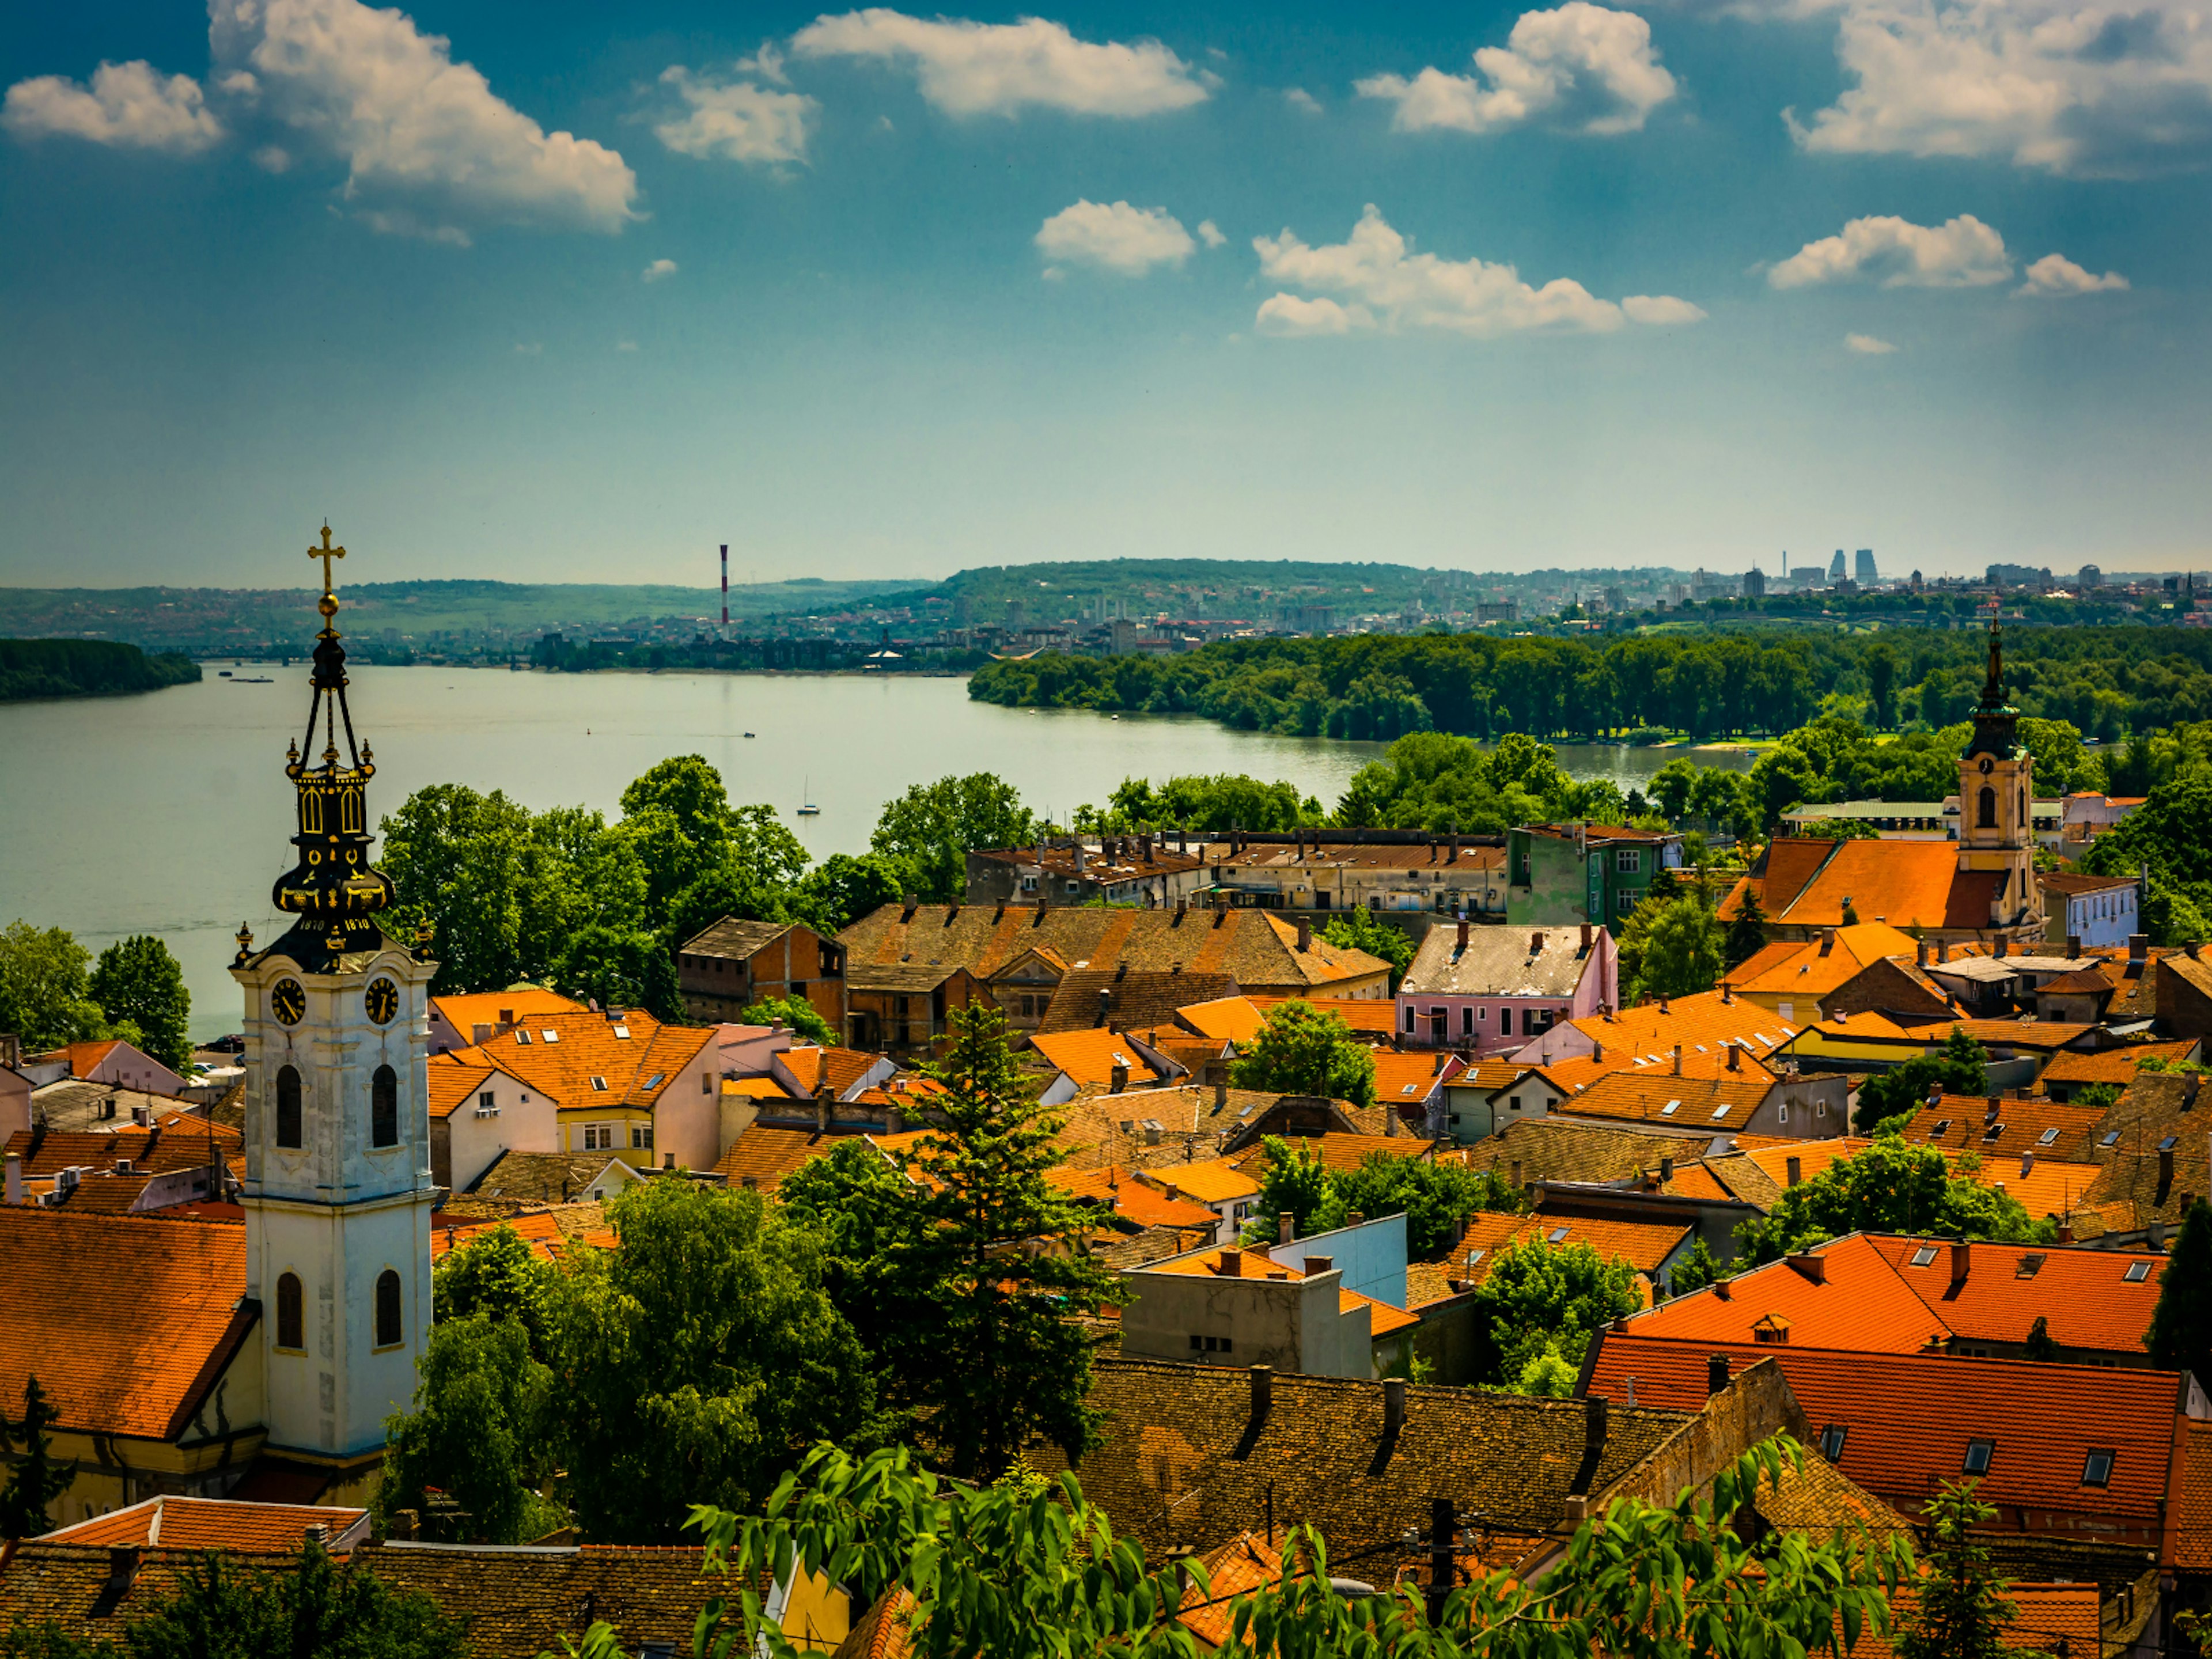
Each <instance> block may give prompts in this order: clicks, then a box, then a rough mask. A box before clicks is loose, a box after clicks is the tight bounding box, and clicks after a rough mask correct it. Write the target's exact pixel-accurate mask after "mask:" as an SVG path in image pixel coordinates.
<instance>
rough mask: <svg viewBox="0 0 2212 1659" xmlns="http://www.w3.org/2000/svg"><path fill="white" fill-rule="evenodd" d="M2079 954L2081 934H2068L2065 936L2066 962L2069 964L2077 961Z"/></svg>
mask: <svg viewBox="0 0 2212 1659" xmlns="http://www.w3.org/2000/svg"><path fill="white" fill-rule="evenodd" d="M2080 956H2081V934H2079V933H2069V934H2067V935H2066V960H2067V961H2069V962H2073V961H2075V960H2077V959H2078V958H2079V957H2080Z"/></svg>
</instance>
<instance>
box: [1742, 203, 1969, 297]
mask: <svg viewBox="0 0 2212 1659" xmlns="http://www.w3.org/2000/svg"><path fill="white" fill-rule="evenodd" d="M2011 275H2012V256H2011V255H2010V254H2008V253H2007V252H2005V245H2004V238H2003V237H2002V236H2000V235H1998V234H1996V231H1994V230H1992V229H1990V228H1989V226H1987V225H1985V224H1984V223H1983V222H1981V221H1980V220H1979V219H1977V218H1975V217H1974V216H1973V215H1972V214H1971V213H1962V214H1960V216H1958V217H1957V218H1955V219H1950V220H1947V221H1945V222H1944V223H1942V225H1940V226H1935V227H1931V226H1928V225H1916V224H1914V223H1912V222H1911V221H1910V220H1907V219H1899V218H1897V217H1896V216H1893V215H1884V216H1879V217H1873V218H1866V219H1854V220H1852V221H1851V222H1850V223H1849V224H1847V225H1845V226H1844V230H1843V234H1842V235H1840V236H1824V237H1822V238H1821V239H1820V240H1819V241H1817V242H1808V243H1806V244H1805V246H1803V247H1802V248H1800V249H1798V250H1797V252H1795V253H1793V254H1791V255H1790V257H1789V258H1787V259H1784V261H1783V262H1782V263H1781V264H1778V265H1776V266H1775V267H1774V268H1773V269H1772V270H1769V271H1768V272H1767V273H1766V280H1767V281H1768V282H1769V283H1772V284H1773V285H1774V286H1775V287H1776V288H1809V287H1811V286H1813V285H1814V284H1815V283H1847V282H1864V281H1873V280H1878V281H1880V283H1881V285H1882V286H1883V287H1884V288H1986V287H1988V286H1989V285H1990V283H2002V282H2003V281H2004V280H2005V279H2006V278H2007V277H2008V276H2011Z"/></svg>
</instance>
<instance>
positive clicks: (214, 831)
mask: <svg viewBox="0 0 2212 1659" xmlns="http://www.w3.org/2000/svg"><path fill="white" fill-rule="evenodd" d="M237 672H238V673H240V674H256V675H258V674H267V675H270V677H272V682H273V683H272V684H267V685H249V684H240V683H239V682H238V681H237V680H236V679H223V678H219V674H218V665H215V664H210V665H207V670H206V675H207V677H206V678H205V679H204V680H203V681H202V682H201V683H200V684H197V685H184V686H176V687H173V688H171V689H170V690H166V691H157V692H154V693H152V694H150V695H148V696H136V697H111V698H93V699H87V700H83V701H76V702H36V703H16V704H10V705H7V706H5V707H0V925H4V924H5V923H6V922H9V921H13V920H15V918H17V917H19V916H20V917H23V918H26V919H27V920H29V921H34V922H36V923H38V924H39V925H40V926H41V927H66V928H68V929H70V931H71V932H72V933H75V934H76V936H77V938H78V939H79V940H80V941H81V942H82V943H83V944H84V945H87V946H88V947H89V948H91V949H93V950H95V951H97V950H98V949H100V947H101V946H102V945H106V944H107V943H108V942H110V941H111V940H112V939H117V938H118V937H120V936H122V935H124V934H126V933H158V934H160V935H161V937H162V938H163V939H167V942H168V945H169V948H170V949H171V950H172V951H175V952H176V953H177V957H178V958H179V961H181V962H182V963H183V964H184V969H185V981H186V982H187V983H188V984H189V985H190V987H191V993H192V1031H193V1035H194V1036H196V1037H200V1038H206V1037H209V1036H217V1035H220V1034H221V1033H222V1032H224V1031H228V1030H235V1029H236V1026H237V1023H238V1022H237V1018H236V1015H237V1006H238V1005H237V997H238V990H237V987H236V986H235V985H234V984H233V983H232V981H231V979H230V976H229V975H228V973H227V972H226V971H225V969H226V966H227V964H228V962H229V960H230V957H231V956H232V954H233V952H234V950H235V948H236V946H235V945H234V941H233V938H232V936H233V934H234V933H235V932H236V931H237V928H238V924H239V923H240V921H246V922H247V923H249V924H250V925H251V926H252V928H253V930H254V933H255V934H256V935H257V936H258V937H259V938H261V939H264V940H265V939H269V938H270V937H271V932H272V929H274V928H275V927H276V921H275V913H274V912H273V911H272V910H271V909H270V904H269V889H270V884H271V883H272V882H273V881H274V880H275V879H276V877H277V876H278V875H280V874H281V873H283V872H284V871H285V870H287V869H289V867H290V866H291V863H292V859H293V851H292V848H291V846H290V844H289V841H288V840H287V837H288V836H289V835H290V833H291V810H292V809H291V788H290V786H289V783H288V782H287V781H286V780H285V777H284V748H285V744H286V743H287V742H288V741H289V739H290V738H293V737H294V736H295V735H297V734H298V732H300V730H301V726H302V724H303V723H304V721H305V720H306V718H307V676H306V672H305V670H304V669H303V668H302V667H301V666H299V665H294V666H293V667H292V668H290V669H289V670H288V669H282V668H276V667H274V666H264V667H256V668H241V669H239V670H237ZM351 674H352V684H351V687H350V690H349V696H350V700H351V703H352V708H353V714H354V720H355V725H356V730H357V731H358V732H360V733H361V734H362V736H363V737H364V738H367V739H368V741H369V742H370V743H371V744H374V747H375V750H376V763H377V775H376V781H375V782H374V784H372V785H371V786H370V796H369V808H370V811H371V813H372V814H373V815H374V814H376V813H380V812H385V811H391V810H392V808H394V807H396V806H397V805H398V804H399V803H400V802H401V801H402V800H404V799H405V798H406V797H407V795H408V794H409V793H410V792H411V791H413V790H416V789H418V788H421V787H423V786H424V785H427V784H432V783H442V782H459V783H466V784H469V785H471V786H472V787H476V788H477V789H482V790H487V791H488V790H492V789H504V790H505V791H507V793H508V794H509V795H511V796H513V798H515V799H518V800H520V801H522V802H523V803H525V804H526V805H529V806H531V807H532V808H538V809H542V808H544V807H548V806H555V805H573V804H576V803H581V804H582V805H586V806H593V807H597V808H599V810H601V811H604V812H605V813H606V814H607V815H608V816H609V817H615V816H617V814H618V812H619V810H620V807H619V801H620V798H621V795H622V791H623V786H624V785H626V784H627V783H629V781H630V780H631V779H632V778H634V777H635V776H637V775H638V774H639V773H641V772H642V771H644V770H645V769H647V767H648V766H651V765H652V764H653V763H654V762H655V761H658V760H661V759H664V758H665V757H668V756H670V755H682V754H694V753H696V754H702V755H704V756H705V757H707V758H708V761H710V762H711V763H713V764H714V765H715V766H716V767H718V768H720V770H721V773H722V775H723V778H724V780H725V781H726V782H727V784H728V786H729V791H730V795H731V798H732V799H733V800H737V801H739V802H751V801H769V802H773V803H774V804H775V805H777V806H779V807H781V808H782V809H783V810H784V812H785V814H786V821H787V823H789V825H790V827H791V829H792V830H793V833H794V834H795V835H796V836H798V837H799V841H800V842H803V843H804V844H805V847H806V848H807V849H808V851H810V852H811V853H812V854H814V856H815V857H817V858H823V857H826V856H828V855H829V854H831V853H858V852H861V851H864V850H865V849H866V846H867V842H868V833H869V831H870V830H871V829H873V828H874V827H875V822H876V817H877V814H878V811H881V809H882V806H883V804H884V802H885V801H886V800H888V799H891V798H892V797H893V796H895V795H897V794H900V793H903V792H904V791H905V789H906V787H907V786H908V784H911V783H920V782H927V781H929V780H932V779H934V778H939V777H942V776H944V775H945V774H947V773H954V772H958V773H966V772H976V771H990V772H996V773H998V774H1000V775H1002V776H1004V777H1005V778H1006V779H1007V780H1009V781H1011V782H1012V783H1014V784H1015V785H1016V786H1017V787H1018V788H1019V789H1020V790H1021V792H1022V794H1023V797H1024V799H1025V800H1026V801H1027V802H1028V803H1029V804H1030V805H1031V806H1032V807H1035V808H1038V809H1041V810H1048V811H1052V812H1054V813H1055V814H1057V815H1060V816H1062V817H1064V816H1065V815H1066V812H1067V811H1069V810H1070V809H1071V808H1073V807H1074V806H1076V805H1080V804H1081V803H1083V802H1085V801H1092V802H1103V801H1104V799H1106V797H1107V795H1108V794H1109V793H1110V792H1111V791H1112V789H1113V788H1114V786H1115V785H1116V784H1117V783H1119V782H1120V781H1121V780H1122V779H1123V778H1124V777H1129V776H1142V777H1150V778H1155V779H1160V778H1166V777H1168V776H1170V775H1175V774H1178V773H1207V772H1249V773H1250V774H1252V775H1255V776H1256V777H1261V778H1264V779H1267V780H1269V781H1273V780H1275V779H1279V778H1287V779H1289V780H1291V781H1292V782H1294V783H1296V784H1297V787H1298V789H1299V791H1300V792H1301V793H1306V794H1312V795H1316V796H1318V797H1320V799H1321V800H1322V803H1323V804H1324V805H1334V802H1335V800H1336V798H1337V797H1338V795H1339V794H1340V793H1342V791H1343V789H1344V787H1345V785H1346V783H1347V782H1348V781H1350V779H1351V777H1352V774H1353V773H1354V772H1355V771H1357V770H1358V769H1359V768H1360V767H1361V766H1363V765H1364V764H1365V763H1367V762H1368V761H1370V760H1372V759H1374V758H1375V757H1377V756H1378V755H1380V754H1381V753H1382V751H1383V745H1381V744H1349V743H1332V742H1329V741H1328V740H1326V739H1323V738H1285V737H1274V736H1268V735H1265V734H1258V733H1250V732H1230V731H1227V730H1225V729H1224V728H1222V727H1221V726H1216V725H1215V724H1213V723H1212V721H1209V720H1197V719H1140V718H1137V717H1134V716H1124V717H1123V718H1121V719H1120V720H1111V719H1109V718H1107V717H1106V716H1103V715H1099V714H1081V713H1075V712H1071V711H1063V710H1036V709H1012V708H996V707H994V706H993V705H991V704H989V703H980V702H969V699H968V690H967V685H966V683H965V682H964V681H961V680H956V679H910V680H874V679H866V678H858V677H855V676H850V675H820V676H813V675H792V676H783V675H776V676H769V675H726V674H573V675H571V674H542V673H515V672H513V671H508V670H504V669H452V668H376V667H368V666H358V667H355V668H353V669H352V670H351ZM746 732H753V733H755V734H756V735H755V736H754V737H752V738H747V737H746V736H745V735H744V734H745V733H746ZM1681 752H1683V751H1681V750H1671V751H1669V750H1651V749H1619V748H1613V747H1609V746H1608V747H1601V748H1593V747H1587V746H1578V745H1564V746H1562V748H1561V749H1560V751H1559V759H1560V763H1561V764H1562V765H1564V766H1565V767H1566V769H1568V770H1569V771H1570V772H1571V773H1572V774H1573V775H1575V776H1577V777H1578V778H1587V777H1597V776H1605V777H1611V778H1613V779H1615V780H1616V781H1619V782H1620V786H1621V787H1622V788H1623V789H1626V788H1628V787H1630V786H1631V785H1632V784H1634V783H1637V782H1638V781H1642V780H1643V779H1645V778H1648V777H1650V775H1651V774H1652V773H1653V772H1654V771H1656V770H1657V769H1658V768H1659V767H1660V766H1661V765H1662V764H1663V763H1665V762H1666V760H1667V759H1668V757H1669V756H1670V754H1678V753H1681ZM1691 755H1692V758H1693V759H1695V760H1698V761H1699V762H1701V763H1707V764H1714V763H1718V764H1728V765H1747V764H1748V763H1749V760H1750V757H1749V756H1747V755H1743V754H1740V753H1704V752H1698V751H1691ZM809 800H811V801H812V802H813V803H815V804H816V805H819V806H820V807H821V809H822V811H821V816H819V817H797V816H795V815H793V811H792V809H793V808H795V807H797V806H799V805H801V804H802V803H804V802H806V801H809Z"/></svg>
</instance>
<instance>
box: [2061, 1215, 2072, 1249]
mask: <svg viewBox="0 0 2212 1659" xmlns="http://www.w3.org/2000/svg"><path fill="white" fill-rule="evenodd" d="M2058 1242H2059V1243H2061V1244H2071V1243H2073V1242H2074V1224H2073V1223H2072V1222H2070V1221H2062V1222H2060V1223H2059V1224H2058Z"/></svg>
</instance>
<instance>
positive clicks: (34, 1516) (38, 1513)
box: [0, 1375, 76, 1538]
mask: <svg viewBox="0 0 2212 1659" xmlns="http://www.w3.org/2000/svg"><path fill="white" fill-rule="evenodd" d="M61 1415H62V1414H61V1411H60V1408H59V1407H57V1406H55V1405H54V1403H53V1402H52V1401H50V1400H48V1399H47V1398H46V1390H45V1389H41V1388H40V1386H39V1379H38V1377H37V1376H36V1375H33V1376H31V1377H30V1378H29V1379H28V1380H27V1381H26V1382H25V1383H24V1384H23V1416H22V1420H21V1422H16V1423H11V1422H9V1420H8V1418H7V1415H6V1413H0V1449H8V1450H12V1449H15V1447H16V1446H18V1445H20V1446H21V1451H19V1452H17V1453H16V1460H15V1472H14V1473H13V1474H10V1475H9V1478H8V1485H7V1487H6V1489H5V1490H4V1491H0V1538H37V1537H40V1536H41V1535H42V1534H46V1533H50V1532H52V1530H53V1529H54V1522H53V1517H52V1512H51V1507H50V1506H51V1505H52V1503H53V1501H54V1499H56V1498H59V1497H60V1496H61V1495H62V1494H63V1493H64V1492H67V1491H68V1490H69V1489H70V1485H71V1484H72V1483H73V1482H74V1481H75V1480H76V1464H74V1463H71V1464H70V1465H69V1466H68V1467H67V1468H64V1467H62V1466H61V1465H60V1464H58V1463H57V1462H55V1461H54V1455H53V1443H52V1441H50V1440H49V1439H47V1437H46V1431H47V1430H49V1429H51V1428H52V1427H53V1425H55V1424H57V1423H58V1422H60V1421H61Z"/></svg>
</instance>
